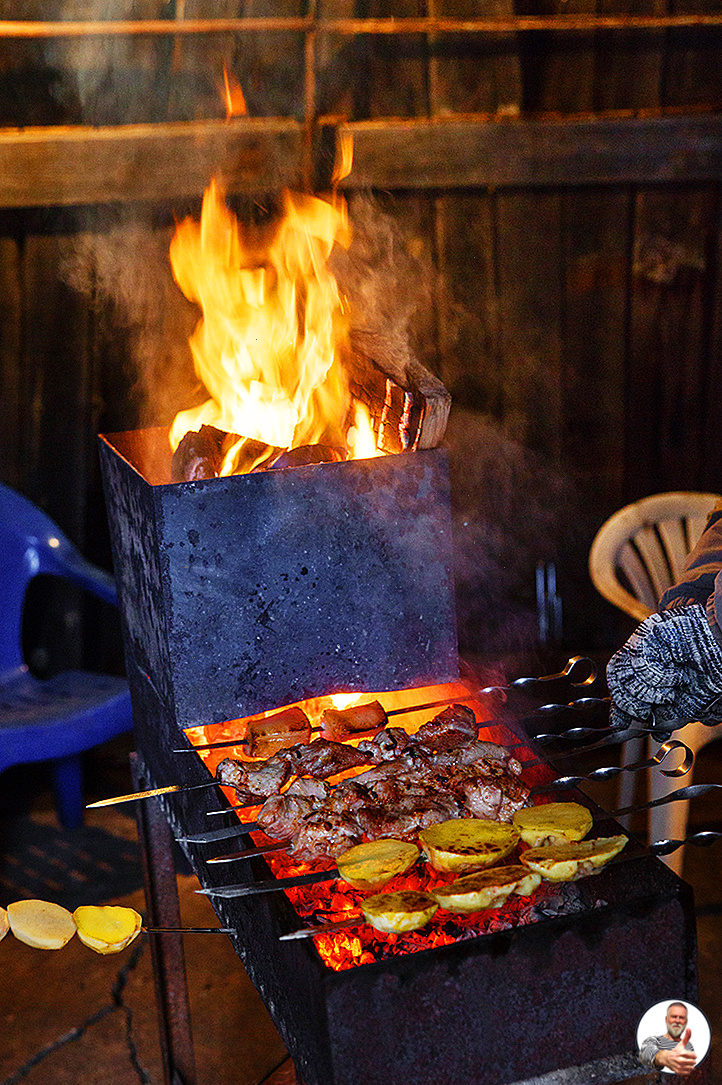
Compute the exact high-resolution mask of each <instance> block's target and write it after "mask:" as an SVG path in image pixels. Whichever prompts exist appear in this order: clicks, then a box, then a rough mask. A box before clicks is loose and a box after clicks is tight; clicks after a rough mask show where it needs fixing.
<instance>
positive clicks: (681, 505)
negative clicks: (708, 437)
mask: <svg viewBox="0 0 722 1085" xmlns="http://www.w3.org/2000/svg"><path fill="white" fill-rule="evenodd" d="M718 501H722V496H720V495H719V494H712V493H698V492H696V491H691V490H689V491H687V490H680V491H674V492H670V493H662V494H652V495H651V497H643V498H642V499H641V500H640V501H635V502H634V503H633V504H631V505H625V507H624V508H622V509H619V511H618V512H615V513H614V514H613V515H612V516H610V517H609V519H608V520H607V521H606V522H605V523H604V524H602V526H601V527H600V529H599V531H598V532H597V534H596V537H595V539H594V542H593V543H592V546H591V549H590V551H589V574H590V576H591V578H592V582H593V584H594V586H595V588H596V589H597V591H598V592H599V593H600V594H601V595H603V596H604V598H605V599H608V600H609V601H610V603H614V605H615V606H617V607H619V608H620V610H623V611H625V613H627V614H630V615H631V616H632V617H633V618H636V619H637V620H638V621H640V622H641V621H643V620H644V619H645V618H647V617H648V616H649V615H650V614H651V613H652V612H653V611H655V610H656V609H657V605H658V603H659V599H660V597H661V596H662V595H663V594H664V592H665V591H666V590H667V588H669V587H670V586H671V585H672V584H674V583H676V581H677V580H678V579H679V577H680V575H681V573H682V569H683V567H684V563H685V561H686V560H687V557H688V555H689V552H690V550H691V549H692V548H693V547H694V546H695V544H696V542H697V540H698V539H699V537H700V535H701V534H702V531H703V530H704V527H705V524H706V522H707V517H708V516H709V514H710V512H711V511H712V509H713V508H714V506H715V505H716V504H717V502H718Z"/></svg>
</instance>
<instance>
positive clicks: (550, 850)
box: [521, 834, 627, 882]
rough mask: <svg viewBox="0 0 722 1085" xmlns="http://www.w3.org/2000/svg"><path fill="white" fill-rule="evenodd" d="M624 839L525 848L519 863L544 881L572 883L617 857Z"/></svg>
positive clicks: (614, 838)
mask: <svg viewBox="0 0 722 1085" xmlns="http://www.w3.org/2000/svg"><path fill="white" fill-rule="evenodd" d="M626 843H627V837H626V836H623V835H621V834H620V835H619V836H605V837H599V839H598V840H578V841H575V842H573V843H570V844H550V845H548V846H546V847H543V848H529V849H528V851H525V852H524V853H523V855H522V856H521V862H522V863H523V864H524V866H526V867H529V869H530V870H534V871H536V872H537V873H538V874H541V876H542V878H544V879H545V880H546V881H548V882H573V881H576V880H577V879H578V878H584V877H586V875H587V874H592V873H594V871H595V870H598V869H599V868H600V867H602V866H604V864H605V863H608V862H609V860H610V859H613V858H614V856H615V855H618V854H619V852H620V851H621V850H622V848H623V847H624V846H625V844H626Z"/></svg>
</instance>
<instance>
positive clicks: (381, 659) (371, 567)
mask: <svg viewBox="0 0 722 1085" xmlns="http://www.w3.org/2000/svg"><path fill="white" fill-rule="evenodd" d="M147 432H148V431H139V432H137V433H135V434H133V435H125V434H115V435H111V436H110V437H108V438H105V439H103V440H101V460H102V462H103V468H104V479H105V484H106V499H107V504H108V513H109V519H110V521H111V535H112V537H113V540H114V562H115V568H116V575H117V577H118V583H119V594H120V597H121V605H122V607H123V609H125V610H126V611H127V609H128V608H130V609H131V610H133V611H137V609H138V605H139V604H140V605H141V608H142V609H145V604H143V603H142V600H140V599H139V598H138V584H137V575H136V573H133V574H132V576H131V577H130V579H129V576H128V571H127V570H126V569H125V566H126V565H127V563H128V562H133V563H134V564H136V565H137V563H138V561H141V562H142V560H143V558H142V555H143V553H146V554H147V560H148V562H149V565H150V564H154V565H158V566H159V569H160V593H159V597H158V598H156V599H155V600H154V604H153V611H154V614H153V615H151V614H150V613H148V615H147V619H144V618H143V615H142V614H136V620H137V624H138V625H139V626H142V625H143V622H144V621H149V622H152V624H153V626H154V630H153V638H152V639H153V641H157V640H158V638H160V640H161V641H162V642H163V645H164V650H163V651H162V652H159V653H157V655H158V658H161V657H162V658H163V662H164V665H165V666H166V667H167V668H168V671H169V674H168V675H167V676H157V679H158V681H160V682H166V683H167V681H168V680H170V683H171V686H172V694H173V699H174V710H175V719H176V722H177V724H178V725H179V726H181V727H189V726H194V725H196V724H202V723H211V722H216V721H219V720H222V719H233V718H236V717H242V716H247V715H251V714H253V713H256V712H261V711H265V710H267V709H272V708H276V707H279V706H280V705H283V704H289V703H291V702H293V701H297V700H302V699H305V698H307V697H312V696H314V695H318V694H324V693H333V692H337V691H343V690H359V691H364V690H383V689H402V688H407V687H410V686H421V685H428V684H431V683H434V682H442V681H450V680H453V679H454V678H456V677H457V676H458V656H457V636H456V620H455V611H454V593H453V578H452V572H451V569H452V549H451V517H450V503H449V483H448V470H447V461H446V456H445V454H444V452H443V451H441V450H438V449H432V450H428V451H424V452H412V453H406V454H401V455H395V456H383V457H379V458H377V459H371V460H357V461H347V462H345V463H331V464H315V465H312V466H308V467H297V468H290V469H286V470H278V471H268V472H259V473H257V474H251V475H239V476H231V477H229V478H216V479H207V480H204V481H202V482H191V483H175V484H165V483H162V482H158V481H154V480H157V479H158V478H159V477H161V478H162V477H163V476H162V471H159V470H158V468H157V465H156V466H155V467H149V468H148V469H147V471H146V457H149V456H150V451H151V450H152V447H153V446H154V442H155V441H156V439H157V433H156V432H155V431H150V435H149V436H148V437H145V436H144V434H146V433H147ZM119 461H120V463H119ZM167 477H169V475H168V476H167ZM128 507H132V508H134V509H139V508H142V509H143V510H145V513H146V522H143V517H142V516H141V517H134V518H133V522H132V523H129V522H128V517H127V513H126V511H124V510H126V509H127V508H128ZM116 516H119V517H120V519H121V520H122V523H120V524H115V525H114V520H115V519H116ZM136 572H137V570H136ZM131 580H132V583H131ZM155 582H156V583H157V577H155ZM126 588H127V591H126ZM124 596H125V597H126V598H125V599H124ZM130 639H131V648H130V650H131V653H132V654H133V658H135V655H134V653H135V652H136V647H135V646H134V645H133V643H132V642H133V639H134V638H133V634H132V633H131V634H130ZM136 639H137V638H136ZM141 655H142V656H143V658H142V659H140V660H138V663H139V665H140V666H141V667H143V668H144V669H146V670H148V668H149V667H151V670H152V664H151V661H149V660H148V659H147V658H146V657H147V652H142V653H141ZM149 678H150V679H151V680H152V681H153V682H154V683H155V682H156V676H154V675H153V674H152V673H149Z"/></svg>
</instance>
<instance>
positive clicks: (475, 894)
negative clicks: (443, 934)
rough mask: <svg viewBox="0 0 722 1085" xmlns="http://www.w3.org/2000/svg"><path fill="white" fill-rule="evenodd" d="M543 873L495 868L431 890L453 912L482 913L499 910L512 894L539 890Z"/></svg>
mask: <svg viewBox="0 0 722 1085" xmlns="http://www.w3.org/2000/svg"><path fill="white" fill-rule="evenodd" d="M540 882H541V874H537V873H536V872H535V871H533V870H529V869H528V868H527V867H524V866H502V867H494V868H493V869H492V870H481V871H478V872H477V873H476V874H465V875H464V876H463V878H457V879H456V881H454V882H449V884H448V885H437V886H436V888H434V889H432V890H431V895H432V897H433V898H434V900H436V901H438V902H439V906H440V907H441V908H446V910H447V911H449V912H480V911H482V909H484V908H499V907H501V905H502V904H503V903H504V901H505V900H506V898H507V897H508V896H509V895H510V894H511V893H516V894H517V895H518V896H520V897H528V896H529V895H530V894H531V893H533V892H534V890H535V889H537V888H538V887H539V884H540Z"/></svg>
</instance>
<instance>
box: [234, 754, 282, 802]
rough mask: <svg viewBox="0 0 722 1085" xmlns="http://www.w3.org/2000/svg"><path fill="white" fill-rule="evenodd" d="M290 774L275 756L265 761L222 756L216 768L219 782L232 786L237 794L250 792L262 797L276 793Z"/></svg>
mask: <svg viewBox="0 0 722 1085" xmlns="http://www.w3.org/2000/svg"><path fill="white" fill-rule="evenodd" d="M290 775H291V769H290V768H289V766H288V764H287V763H286V762H284V761H277V760H276V758H275V757H269V758H268V760H267V761H236V760H235V759H234V758H232V757H224V758H223V760H222V761H221V762H220V763H219V765H218V768H217V769H216V779H217V780H218V783H219V784H223V785H224V787H234V788H235V789H236V791H237V792H238V793H239V794H241V793H242V792H250V793H251V794H253V795H259V796H261V797H262V798H268V796H269V795H277V794H278V792H279V791H280V790H281V788H282V787H283V785H284V784H285V782H286V780H287V779H288V778H289V776H290Z"/></svg>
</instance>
